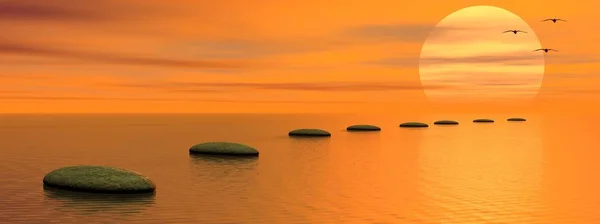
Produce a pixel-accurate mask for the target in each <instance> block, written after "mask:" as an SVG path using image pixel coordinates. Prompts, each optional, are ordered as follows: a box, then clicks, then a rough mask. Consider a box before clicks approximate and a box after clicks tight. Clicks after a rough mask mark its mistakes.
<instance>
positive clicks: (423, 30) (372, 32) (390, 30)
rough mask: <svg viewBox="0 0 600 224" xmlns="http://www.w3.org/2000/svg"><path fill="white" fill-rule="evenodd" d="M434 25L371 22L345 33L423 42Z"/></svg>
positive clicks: (382, 38) (371, 37)
mask: <svg viewBox="0 0 600 224" xmlns="http://www.w3.org/2000/svg"><path fill="white" fill-rule="evenodd" d="M434 27H435V24H369V25H363V26H358V27H351V28H348V29H346V30H345V31H343V34H345V35H348V36H350V37H354V38H360V39H371V40H373V39H374V40H381V41H389V40H393V41H406V42H422V41H425V38H427V36H428V35H429V34H430V33H431V31H432V30H433V28H434ZM439 31H440V32H441V33H442V32H444V31H445V30H444V29H440V30H439Z"/></svg>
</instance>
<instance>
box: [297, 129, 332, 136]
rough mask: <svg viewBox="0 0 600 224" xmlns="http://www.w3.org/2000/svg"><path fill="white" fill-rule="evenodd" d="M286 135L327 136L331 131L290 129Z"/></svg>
mask: <svg viewBox="0 0 600 224" xmlns="http://www.w3.org/2000/svg"><path fill="white" fill-rule="evenodd" d="M288 135H289V136H294V137H329V136H331V133H329V132H327V131H325V130H321V129H311V128H303V129H296V130H293V131H290V132H289V133H288Z"/></svg>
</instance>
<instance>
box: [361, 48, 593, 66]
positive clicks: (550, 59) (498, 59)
mask: <svg viewBox="0 0 600 224" xmlns="http://www.w3.org/2000/svg"><path fill="white" fill-rule="evenodd" d="M540 59H541V57H540V55H539V53H536V52H515V53H511V54H503V55H476V56H468V57H427V58H418V57H390V58H382V59H379V60H372V61H367V62H366V64H371V65H379V66H384V67H416V66H419V65H423V66H435V65H440V64H503V65H524V66H526V65H539V64H540ZM597 62H600V59H599V58H598V57H596V56H592V55H551V56H548V55H547V56H545V64H588V63H597Z"/></svg>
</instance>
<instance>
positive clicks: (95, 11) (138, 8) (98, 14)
mask: <svg viewBox="0 0 600 224" xmlns="http://www.w3.org/2000/svg"><path fill="white" fill-rule="evenodd" d="M165 10H166V9H165V8H164V7H161V8H157V7H155V6H153V4H139V3H135V2H133V1H120V0H94V1H93V4H89V3H85V2H83V1H79V2H77V1H73V0H51V1H46V0H3V1H1V2H0V20H1V21H0V23H1V22H7V21H8V22H14V21H40V22H88V23H89V22H94V21H95V22H101V21H109V20H110V21H113V22H117V21H119V22H123V21H124V20H125V19H131V18H133V17H140V16H141V17H149V18H151V17H154V16H157V15H159V14H163V13H166V12H165Z"/></svg>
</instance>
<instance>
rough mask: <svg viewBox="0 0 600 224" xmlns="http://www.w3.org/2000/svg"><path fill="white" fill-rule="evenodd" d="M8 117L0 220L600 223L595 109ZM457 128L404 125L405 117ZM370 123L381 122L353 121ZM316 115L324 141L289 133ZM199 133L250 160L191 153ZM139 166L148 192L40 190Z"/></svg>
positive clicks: (0, 124)
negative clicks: (56, 176)
mask: <svg viewBox="0 0 600 224" xmlns="http://www.w3.org/2000/svg"><path fill="white" fill-rule="evenodd" d="M480 117H483V116H477V115H445V116H444V115H437V116H433V115H430V116H406V115H402V116H400V115H399V116H397V117H390V116H388V117H376V116H371V117H368V116H352V115H45V116H42V115H19V116H17V115H9V116H7V115H3V116H0V223H215V224H218V223H223V224H225V223H284V224H287V223H289V224H294V223H366V224H368V223H553V224H554V223H560V224H564V223H582V224H591V223H600V193H599V192H600V191H599V189H600V184H599V183H600V178H599V175H598V174H597V173H598V172H599V171H598V170H600V153H599V151H598V148H597V146H598V143H599V142H600V138H599V137H600V132H599V131H598V128H597V127H598V125H600V118H599V119H596V118H589V117H561V116H541V115H528V116H527V118H528V119H529V120H528V121H527V122H524V123H509V122H506V121H505V119H506V118H507V117H510V116H509V115H493V116H489V118H493V119H496V123H493V124H474V123H471V120H472V119H473V118H480ZM438 119H454V120H458V121H459V122H461V124H460V125H459V126H442V127H440V126H430V127H429V128H427V129H401V128H398V126H397V125H398V124H399V123H401V122H404V121H411V120H419V121H425V122H428V123H432V122H433V121H435V120H438ZM356 123H370V124H376V125H379V126H381V127H382V129H383V130H382V132H380V133H348V132H346V131H345V130H344V129H345V127H346V126H348V125H351V124H356ZM303 127H315V128H323V129H327V130H329V131H330V132H331V133H332V137H331V138H329V139H296V138H289V137H288V136H287V132H288V131H289V130H291V129H295V128H303ZM204 141H234V142H241V143H246V144H249V145H251V146H254V147H256V148H258V149H259V150H260V152H261V154H260V157H259V158H257V159H222V158H220V159H219V158H204V157H192V156H190V155H189V154H188V149H189V147H190V146H191V145H193V144H196V143H200V142H204ZM79 164H94V165H109V166H118V167H122V168H125V169H130V170H134V171H137V172H140V173H143V174H145V175H147V176H149V177H150V178H152V179H153V180H154V181H155V183H156V184H157V187H158V188H157V192H156V195H155V196H147V197H134V198H122V197H118V198H114V197H105V196H103V197H97V196H93V195H88V194H73V193H67V192H56V191H48V190H44V189H43V187H42V178H43V176H44V175H45V174H46V173H47V172H50V171H52V170H53V169H56V168H59V167H62V166H70V165H79Z"/></svg>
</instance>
